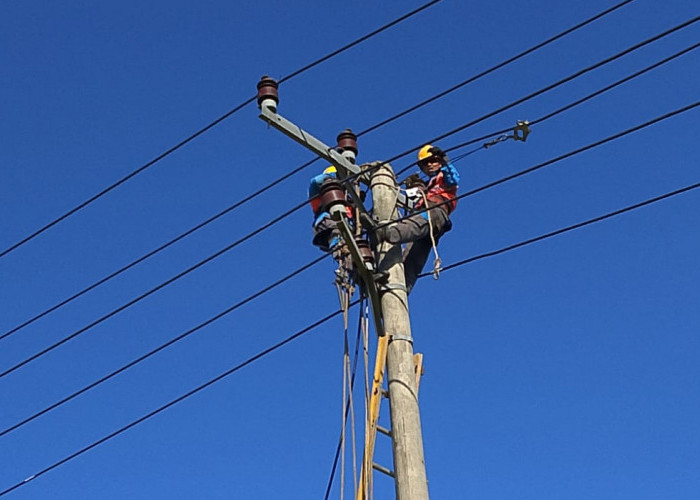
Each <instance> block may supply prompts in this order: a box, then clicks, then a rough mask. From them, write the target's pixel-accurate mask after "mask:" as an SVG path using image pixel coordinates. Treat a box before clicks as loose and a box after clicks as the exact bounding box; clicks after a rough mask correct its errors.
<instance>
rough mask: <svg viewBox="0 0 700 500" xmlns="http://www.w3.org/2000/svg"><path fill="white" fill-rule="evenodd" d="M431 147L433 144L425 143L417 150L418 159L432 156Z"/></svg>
mask: <svg viewBox="0 0 700 500" xmlns="http://www.w3.org/2000/svg"><path fill="white" fill-rule="evenodd" d="M431 149H433V146H432V145H431V144H426V145H425V146H423V147H422V148H420V150H419V151H418V161H421V160H425V159H426V158H430V157H431V156H433V153H431V152H430V150H431Z"/></svg>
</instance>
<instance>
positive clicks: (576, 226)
mask: <svg viewBox="0 0 700 500" xmlns="http://www.w3.org/2000/svg"><path fill="white" fill-rule="evenodd" d="M697 188H700V182H698V183H695V184H691V185H690V186H686V187H684V188H680V189H676V190H675V191H670V192H668V193H666V194H662V195H659V196H656V197H654V198H650V199H648V200H645V201H642V202H639V203H635V204H634V205H629V206H627V207H624V208H620V209H618V210H615V211H613V212H609V213H606V214H604V215H601V216H598V217H594V218H592V219H588V220H586V221H583V222H579V223H577V224H573V225H571V226H567V227H564V228H561V229H557V230H556V231H552V232H550V233H546V234H543V235H540V236H537V237H535V238H530V239H528V240H525V241H521V242H520V243H515V244H513V245H508V246H507V247H503V248H501V249H498V250H493V251H491V252H486V253H483V254H480V255H476V256H474V257H470V258H468V259H464V260H460V261H458V262H455V263H453V264H450V265H449V266H445V267H443V268H442V271H441V272H445V271H449V270H451V269H454V268H457V267H460V266H463V265H465V264H470V263H472V262H476V261H477V260H482V259H485V258H487V257H494V256H496V255H500V254H503V253H506V252H509V251H511V250H515V249H516V248H521V247H524V246H527V245H531V244H533V243H537V242H538V241H542V240H546V239H548V238H552V237H554V236H558V235H560V234H564V233H567V232H569V231H573V230H574V229H579V228H582V227H585V226H589V225H591V224H595V223H596V222H601V221H603V220H606V219H610V218H611V217H615V216H617V215H621V214H624V213H627V212H630V211H632V210H636V209H638V208H642V207H645V206H647V205H651V204H653V203H657V202H659V201H662V200H665V199H668V198H671V197H673V196H678V195H680V194H683V193H687V192H688V191H692V190H694V189H697ZM431 274H432V273H422V274H420V275H419V276H418V277H419V278H423V277H425V276H430V275H431Z"/></svg>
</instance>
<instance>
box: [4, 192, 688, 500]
mask: <svg viewBox="0 0 700 500" xmlns="http://www.w3.org/2000/svg"><path fill="white" fill-rule="evenodd" d="M698 188H700V182H698V183H695V184H691V185H689V186H686V187H684V188H680V189H677V190H675V191H671V192H669V193H666V194H663V195H660V196H656V197H654V198H651V199H648V200H646V201H643V202H640V203H636V204H634V205H630V206H627V207H625V208H622V209H619V210H615V211H614V212H610V213H607V214H605V215H602V216H599V217H595V218H593V219H589V220H587V221H584V222H580V223H578V224H574V225H572V226H568V227H565V228H562V229H559V230H557V231H552V232H550V233H547V234H544V235H541V236H538V237H536V238H531V239H529V240H525V241H523V242H520V243H516V244H514V245H509V246H508V247H504V248H502V249H499V250H495V251H492V252H488V253H484V254H481V255H477V256H475V257H471V258H469V259H465V260H463V261H459V262H455V263H454V264H451V265H449V266H446V267H445V268H444V269H443V271H447V270H451V269H454V268H456V267H459V266H462V265H465V264H468V263H471V262H474V261H477V260H481V259H485V258H487V257H492V256H495V255H499V254H502V253H505V252H508V251H511V250H514V249H516V248H520V247H523V246H526V245H530V244H532V243H535V242H537V241H542V240H544V239H547V238H551V237H553V236H557V235H559V234H563V233H565V232H568V231H572V230H574V229H578V228H581V227H584V226H586V225H590V224H594V223H596V222H600V221H602V220H605V219H609V218H611V217H615V216H617V215H620V214H623V213H626V212H629V211H632V210H636V209H638V208H641V207H644V206H647V205H651V204H653V203H657V202H659V201H662V200H665V199H668V198H671V197H673V196H677V195H680V194H683V193H686V192H688V191H691V190H694V189H698ZM430 274H431V273H425V274H421V275H420V276H421V277H424V276H428V275H430ZM358 302H359V300H356V301H354V302H353V303H351V304H350V306H351V307H352V306H354V305H356V304H357V303H358ZM342 312H343V310H342V309H339V310H338V311H336V312H334V313H331V314H329V315H327V316H326V317H324V318H322V319H321V320H319V321H317V322H316V323H314V324H312V325H310V326H308V327H306V328H304V329H302V330H300V331H298V332H296V333H295V334H293V335H292V336H291V337H288V338H286V339H285V340H283V341H281V342H278V343H277V344H275V345H274V346H272V347H270V348H268V349H266V350H264V351H262V352H260V353H258V354H257V355H255V356H253V357H252V358H249V359H248V360H246V361H245V362H243V363H241V364H239V365H237V366H235V367H234V368H232V369H231V370H228V371H227V372H224V373H222V374H221V375H219V376H217V377H215V378H213V379H211V380H209V381H208V382H206V383H204V384H202V385H200V386H199V387H197V388H195V389H193V390H191V391H189V392H188V393H186V394H184V395H183V396H180V397H179V398H177V399H174V400H172V401H171V402H169V403H167V404H166V405H163V406H161V407H159V408H158V409H156V410H154V411H152V412H150V413H148V414H147V415H145V416H143V417H141V418H139V419H138V420H135V421H133V422H131V423H130V424H128V425H126V426H124V427H122V428H120V429H118V430H117V431H114V432H112V433H111V434H109V435H107V436H105V437H103V438H102V439H100V440H98V441H95V442H94V443H92V444H90V445H89V446H86V447H84V448H82V449H81V450H79V451H77V452H75V453H73V454H71V455H69V456H68V457H66V458H64V459H62V460H60V461H58V462H55V463H54V464H52V465H50V466H49V467H46V468H44V469H42V470H41V471H39V472H37V473H35V474H33V475H31V476H29V477H28V478H26V479H25V480H23V481H21V482H19V483H16V484H15V485H13V486H11V487H9V488H7V489H6V490H4V491H2V492H0V496H3V495H6V494H7V493H10V492H11V491H14V490H15V489H17V488H19V487H21V486H24V485H25V484H27V483H29V482H31V481H33V480H34V479H36V478H38V477H40V476H42V475H44V474H46V473H47V472H50V471H51V470H53V469H55V468H57V467H59V466H61V465H63V464H64V463H66V462H68V461H70V460H72V459H74V458H77V457H78V456H80V455H82V454H83V453H85V452H87V451H89V450H91V449H93V448H95V447H97V446H99V445H100V444H102V443H104V442H106V441H109V440H110V439H112V438H114V437H116V436H118V435H119V434H122V433H123V432H125V431H127V430H129V429H131V428H132V427H135V426H136V425H138V424H140V423H141V422H143V421H145V420H148V419H149V418H151V417H153V416H155V415H157V414H159V413H161V412H163V411H165V410H166V409H168V408H170V407H171V406H173V405H175V404H177V403H179V402H180V401H182V400H184V399H186V398H188V397H190V396H192V395H194V394H196V393H197V392H199V391H201V390H203V389H205V388H207V387H209V386H210V385H212V384H214V383H215V382H218V381H219V380H221V379H223V378H225V377H227V376H229V375H231V374H232V373H234V372H236V371H238V370H240V369H241V368H243V367H244V366H247V365H249V364H251V363H253V362H254V361H256V360H258V359H260V358H262V357H264V356H266V355H267V354H269V353H271V352H272V351H274V350H277V349H279V348H280V347H282V346H283V345H285V344H287V343H289V342H291V341H292V340H295V339H296V338H298V337H300V336H302V335H303V334H305V333H307V332H308V331H310V330H312V329H314V328H316V327H318V326H320V325H321V324H323V323H325V322H327V321H329V320H330V319H332V318H333V317H335V316H338V315H340V314H342Z"/></svg>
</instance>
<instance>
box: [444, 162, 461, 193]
mask: <svg viewBox="0 0 700 500" xmlns="http://www.w3.org/2000/svg"><path fill="white" fill-rule="evenodd" d="M440 170H441V171H442V178H443V179H444V181H445V186H446V187H455V186H457V185H458V184H459V172H457V169H456V168H455V167H454V165H452V163H449V162H448V163H445V164H444V165H443V166H442V167H441V168H440Z"/></svg>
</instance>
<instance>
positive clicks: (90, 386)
mask: <svg viewBox="0 0 700 500" xmlns="http://www.w3.org/2000/svg"><path fill="white" fill-rule="evenodd" d="M329 255H330V254H325V255H322V256H321V257H318V258H316V259H314V260H312V261H311V262H309V263H308V264H305V265H303V266H302V267H300V268H298V269H296V270H295V271H293V272H291V273H290V274H288V275H286V276H285V277H283V278H280V279H279V280H277V281H275V282H274V283H272V284H271V285H268V286H266V287H265V288H263V289H262V290H259V291H257V292H255V293H254V294H252V295H250V296H248V297H246V298H245V299H243V300H241V301H239V302H237V303H236V304H234V305H233V306H231V307H229V308H228V309H225V310H224V311H222V312H220V313H218V314H217V315H215V316H213V317H211V318H209V319H208V320H206V321H204V322H202V323H200V324H198V325H197V326H195V327H193V328H191V329H189V330H187V331H186V332H184V333H182V334H180V335H178V336H177V337H175V338H173V339H171V340H169V341H167V342H165V343H164V344H161V345H159V346H158V347H156V348H155V349H152V350H151V351H149V352H147V353H146V354H143V355H141V356H139V357H138V358H136V359H134V360H132V361H130V362H129V363H127V364H125V365H123V366H121V367H120V368H117V369H116V370H114V371H112V372H110V373H109V374H107V375H105V376H103V377H102V378H100V379H98V380H96V381H94V382H92V383H90V384H88V385H86V386H85V387H83V388H82V389H79V390H77V391H75V392H73V393H72V394H70V395H69V396H66V397H64V398H63V399H61V400H60V401H57V402H56V403H54V404H52V405H50V406H47V407H46V408H44V409H43V410H40V411H38V412H36V413H34V414H33V415H31V416H29V417H27V418H25V419H23V420H22V421H20V422H18V423H16V424H14V425H12V426H10V427H8V428H6V429H3V430H2V431H0V437H2V436H4V435H5V434H9V433H10V432H12V431H14V430H17V429H19V428H20V427H22V426H23V425H25V424H28V423H29V422H31V421H33V420H35V419H37V418H39V417H41V416H42V415H45V414H47V413H48V412H50V411H51V410H54V409H56V408H58V407H59V406H62V405H64V404H65V403H67V402H69V401H71V400H72V399H74V398H76V397H78V396H80V395H81V394H84V393H86V392H87V391H89V390H91V389H94V388H95V387H97V386H98V385H101V384H102V383H104V382H106V381H108V380H109V379H111V378H113V377H115V376H117V375H119V374H120V373H123V372H125V371H126V370H128V369H129V368H131V367H133V366H135V365H137V364H139V363H141V362H142V361H145V360H146V359H148V358H150V357H151V356H153V355H155V354H157V353H159V352H160V351H162V350H164V349H166V348H167V347H170V346H171V345H173V344H175V343H176V342H179V341H180V340H182V339H184V338H185V337H188V336H190V335H191V334H193V333H195V332H197V331H199V330H201V329H202V328H204V327H206V326H209V325H210V324H212V323H214V322H215V321H217V320H219V319H221V318H223V317H224V316H226V315H228V314H229V313H231V312H233V311H235V310H236V309H238V308H240V307H242V306H244V305H245V304H247V303H249V302H251V301H253V300H255V299H257V298H258V297H260V296H261V295H263V294H265V293H267V292H269V291H270V290H272V289H273V288H276V287H278V286H279V285H281V284H282V283H284V282H286V281H289V280H290V279H292V278H293V277H294V276H296V275H298V274H300V273H302V272H303V271H305V270H307V269H309V268H310V267H312V266H314V265H316V264H318V263H319V262H321V261H322V260H323V259H325V258H326V257H328V256H329Z"/></svg>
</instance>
